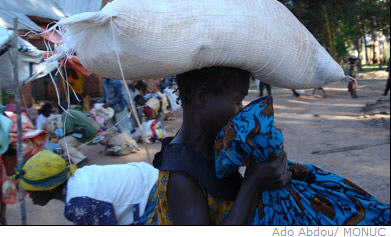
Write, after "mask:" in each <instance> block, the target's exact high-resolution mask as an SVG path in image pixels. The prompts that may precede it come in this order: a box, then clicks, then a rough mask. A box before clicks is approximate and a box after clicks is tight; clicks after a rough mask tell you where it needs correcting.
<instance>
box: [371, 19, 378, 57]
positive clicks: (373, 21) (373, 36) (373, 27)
mask: <svg viewBox="0 0 391 237" xmlns="http://www.w3.org/2000/svg"><path fill="white" fill-rule="evenodd" d="M376 25H377V24H376V16H372V17H371V39H372V45H371V49H372V59H371V61H372V63H373V64H376V63H377V62H378V59H377V53H376V43H377V35H376Z"/></svg>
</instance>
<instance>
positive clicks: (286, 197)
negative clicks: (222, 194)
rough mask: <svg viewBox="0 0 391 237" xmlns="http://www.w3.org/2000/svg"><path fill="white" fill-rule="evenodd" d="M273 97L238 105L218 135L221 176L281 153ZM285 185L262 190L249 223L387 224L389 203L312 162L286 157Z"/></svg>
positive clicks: (218, 167)
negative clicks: (288, 176)
mask: <svg viewBox="0 0 391 237" xmlns="http://www.w3.org/2000/svg"><path fill="white" fill-rule="evenodd" d="M272 103H273V101H272V98H271V97H269V96H268V97H262V98H260V99H257V100H255V101H253V102H252V103H250V104H249V105H248V106H246V107H245V108H243V109H242V111H240V112H239V113H238V114H237V115H236V116H235V117H234V118H233V119H232V120H231V121H230V122H229V123H228V124H227V125H226V126H225V127H224V128H223V129H222V130H221V131H220V132H219V134H218V136H217V138H216V141H215V148H216V149H215V155H216V156H215V157H216V159H215V169H216V176H217V177H218V178H224V177H226V176H228V175H230V174H231V173H232V172H235V171H237V169H238V167H240V166H245V165H246V164H248V162H249V160H250V159H251V158H255V159H257V160H258V161H261V162H266V161H269V160H272V159H275V158H276V157H278V156H279V155H280V154H281V152H283V148H284V144H283V140H284V137H283V135H282V133H281V131H280V130H278V129H276V128H275V127H274V114H273V105H272ZM288 169H289V170H290V171H291V172H292V175H293V176H292V180H291V182H290V184H288V186H286V187H284V188H281V189H277V190H266V191H263V192H262V196H261V200H260V201H259V203H258V206H257V209H256V211H255V215H254V216H253V218H252V221H251V224H253V225H389V224H390V205H387V204H383V203H381V202H379V201H378V200H377V199H375V198H374V197H373V196H371V195H369V194H368V193H367V192H365V191H364V190H362V189H361V188H360V187H358V186H357V185H355V184H354V183H352V182H350V181H349V180H347V179H345V178H343V177H340V176H338V175H335V174H332V173H329V172H327V171H323V170H321V169H319V168H317V167H315V166H313V165H311V164H298V163H294V162H291V161H288Z"/></svg>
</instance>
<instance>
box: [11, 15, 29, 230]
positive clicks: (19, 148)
mask: <svg viewBox="0 0 391 237" xmlns="http://www.w3.org/2000/svg"><path fill="white" fill-rule="evenodd" d="M11 50H12V54H13V55H12V56H13V61H14V63H13V64H12V67H13V69H14V80H15V89H16V93H15V103H16V114H17V125H18V141H17V146H16V152H17V160H18V166H19V165H21V164H22V163H23V157H22V115H21V105H20V87H19V78H18V77H19V76H18V18H14V38H13V39H12V48H11ZM19 202H20V214H21V217H22V225H26V208H25V203H24V190H23V188H22V186H21V185H20V183H19Z"/></svg>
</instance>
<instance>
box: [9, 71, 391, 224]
mask: <svg viewBox="0 0 391 237" xmlns="http://www.w3.org/2000/svg"><path fill="white" fill-rule="evenodd" d="M386 78H387V74H386V72H384V71H377V72H369V73H365V74H359V80H358V98H356V99H353V98H351V97H350V95H349V93H348V92H347V88H346V87H347V82H335V83H332V84H329V85H328V86H327V87H325V90H326V93H327V97H326V98H323V97H322V96H321V93H320V91H317V93H316V94H315V95H314V96H313V95H312V90H305V92H304V93H303V94H302V95H301V96H300V97H294V96H292V92H291V90H288V89H281V88H273V89H272V93H273V99H274V108H275V120H276V121H275V124H276V126H277V127H279V128H281V130H282V132H283V134H284V136H285V149H286V152H287V154H288V159H290V160H292V161H295V162H300V163H312V164H314V165H316V166H318V167H320V168H322V169H324V170H327V171H330V172H333V173H336V174H338V175H341V176H343V177H345V178H348V179H349V180H351V181H353V182H354V183H356V184H358V185H359V186H360V187H362V188H363V189H364V190H366V191H367V192H369V193H370V194H372V195H374V196H375V197H376V198H377V199H378V200H380V201H382V202H385V203H390V130H389V129H390V97H389V95H388V96H382V92H383V90H384V86H385V84H386ZM257 96H258V90H257V87H256V86H255V83H254V82H253V83H252V86H251V87H250V90H249V95H248V96H247V97H246V99H245V104H247V103H249V102H250V101H251V100H253V99H255V98H256V97H257ZM175 116H176V118H175V120H173V121H167V122H166V130H167V135H168V136H172V135H174V134H175V132H176V131H177V130H178V128H179V126H180V124H181V116H182V113H181V111H177V112H176V113H175ZM146 146H147V147H148V149H149V153H150V154H151V156H152V157H153V154H155V153H156V152H157V151H158V150H159V149H160V144H159V143H156V144H150V145H146ZM143 147H144V146H143V145H141V148H142V151H140V152H138V153H134V154H130V155H127V156H122V157H112V156H105V155H104V154H103V152H102V151H103V147H102V146H101V145H91V146H86V147H84V150H85V152H86V153H87V154H88V157H89V164H101V165H104V164H114V163H127V162H134V161H147V162H149V161H150V160H149V159H148V157H147V155H146V152H145V150H144V148H143ZM63 211H64V204H63V203H62V202H60V201H56V200H53V201H51V202H50V203H49V204H48V205H46V206H45V207H40V206H34V205H33V204H32V202H31V200H30V198H28V197H27V198H26V213H27V224H28V225H70V224H72V223H71V222H69V221H67V220H66V219H65V218H64V216H63ZM7 221H8V224H9V225H20V224H21V219H20V208H19V205H18V204H17V205H9V206H8V207H7Z"/></svg>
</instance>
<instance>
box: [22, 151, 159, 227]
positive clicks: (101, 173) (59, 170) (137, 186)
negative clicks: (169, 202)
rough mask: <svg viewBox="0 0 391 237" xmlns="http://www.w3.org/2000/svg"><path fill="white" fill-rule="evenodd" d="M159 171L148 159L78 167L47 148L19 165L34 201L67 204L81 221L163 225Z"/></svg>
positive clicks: (68, 213)
mask: <svg viewBox="0 0 391 237" xmlns="http://www.w3.org/2000/svg"><path fill="white" fill-rule="evenodd" d="M157 177H158V170H156V169H154V168H153V167H152V166H151V165H149V164H147V163H145V162H131V163H127V164H115V165H88V166H84V167H83V168H80V169H76V166H75V165H73V164H69V163H67V162H66V161H65V160H64V159H63V158H62V157H60V156H59V155H57V154H55V153H53V152H50V151H48V150H43V151H41V152H39V153H38V154H36V155H35V156H33V157H31V158H30V159H29V160H28V161H27V162H26V163H25V164H23V166H22V167H21V168H18V169H17V172H16V175H15V178H19V181H20V184H21V186H22V187H23V189H24V190H26V191H27V192H28V193H29V196H30V198H31V199H32V201H33V203H34V204H36V205H40V206H45V205H46V204H47V203H48V202H49V201H50V200H52V199H58V200H60V201H63V202H64V203H65V210H64V215H65V217H66V218H67V219H68V220H70V221H72V222H73V223H74V224H76V225H130V224H133V225H150V224H151V225H153V224H157V217H156V213H155V211H154V210H155V206H156V202H157V199H156V196H154V194H155V189H156V180H157Z"/></svg>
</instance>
